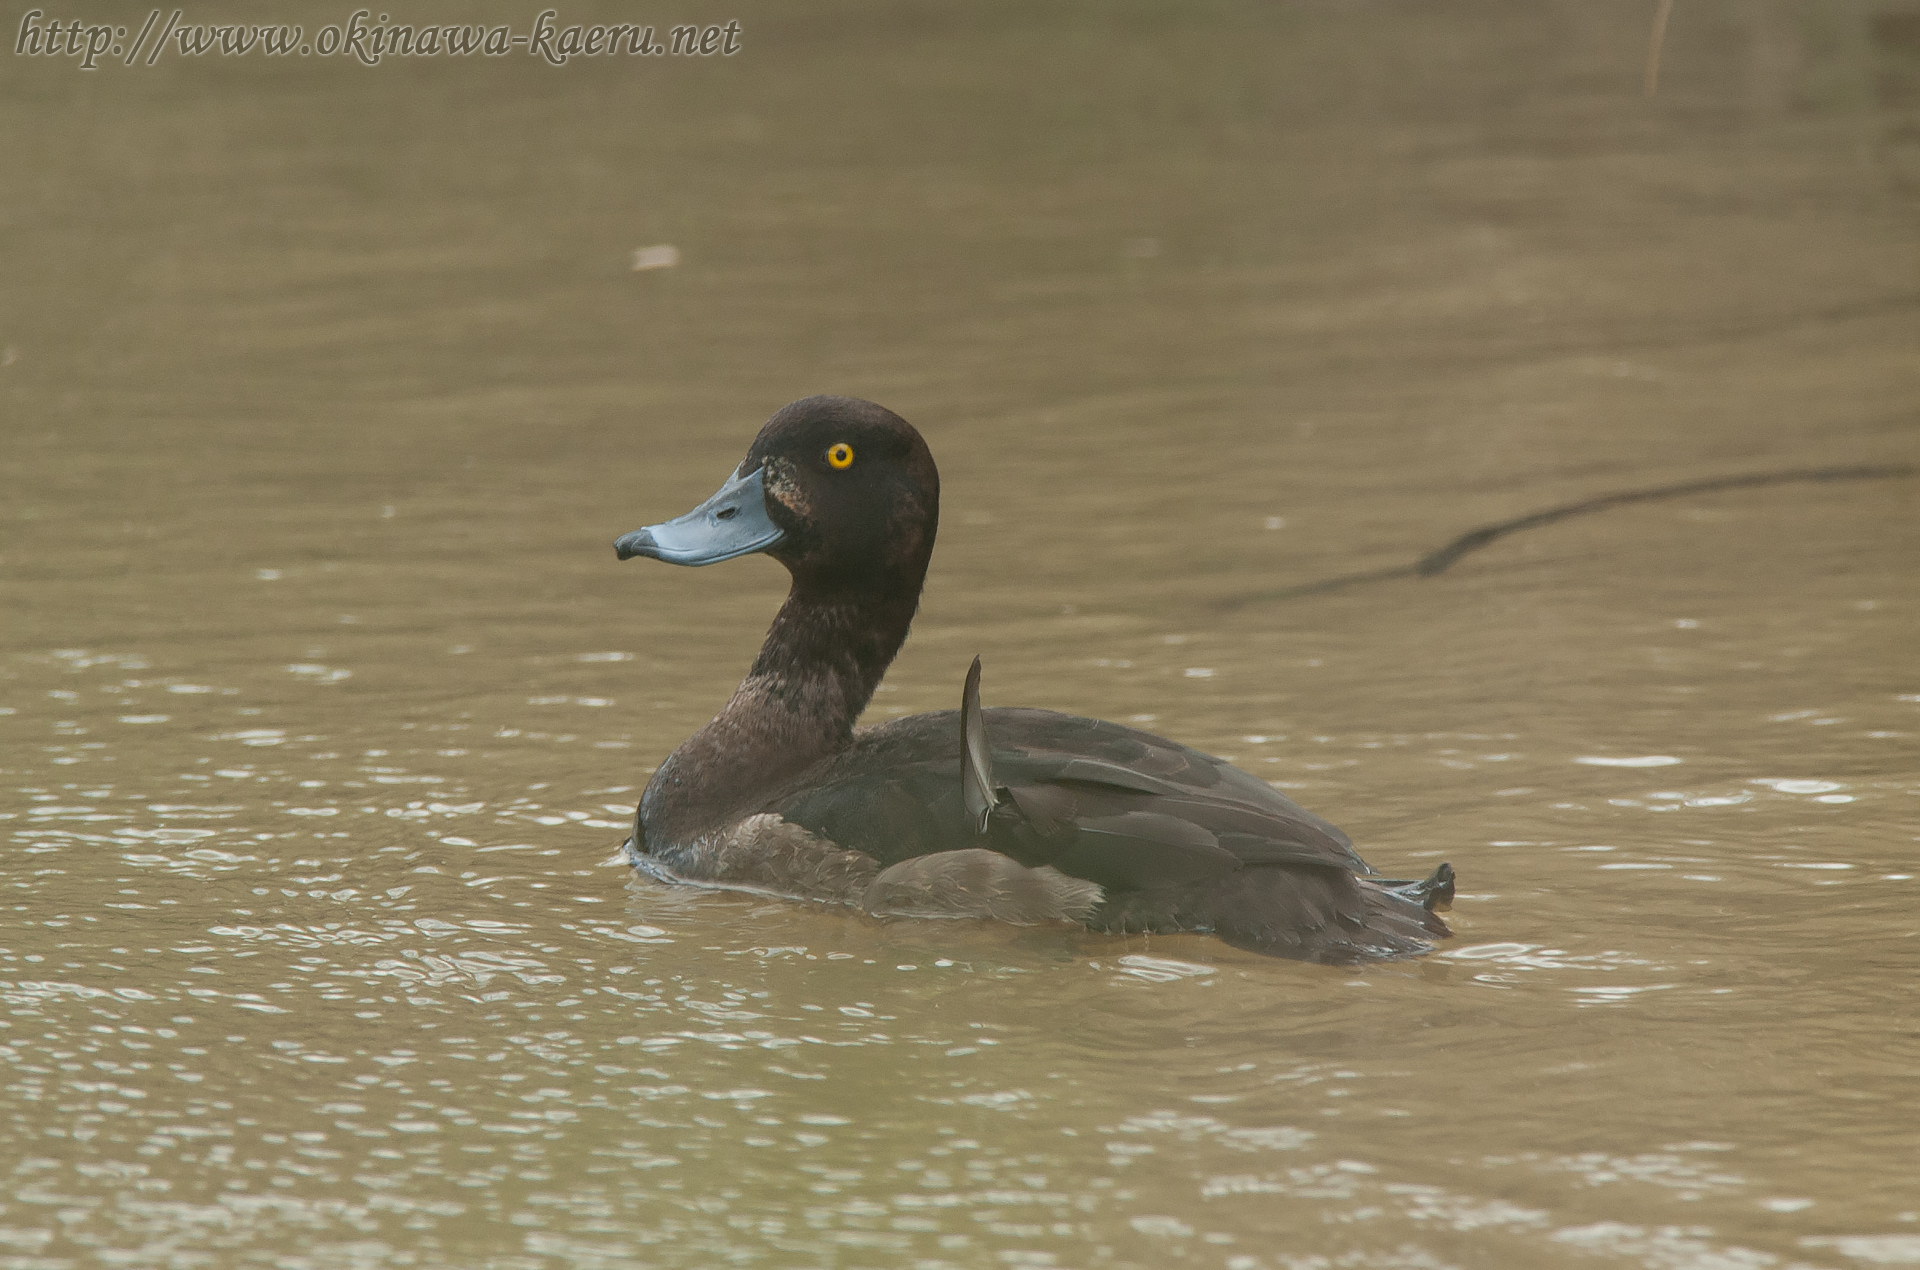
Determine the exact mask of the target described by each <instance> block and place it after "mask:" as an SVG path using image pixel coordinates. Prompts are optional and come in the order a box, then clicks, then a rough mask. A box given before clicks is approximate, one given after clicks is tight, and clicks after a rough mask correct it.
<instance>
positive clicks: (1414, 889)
mask: <svg viewBox="0 0 1920 1270" xmlns="http://www.w3.org/2000/svg"><path fill="white" fill-rule="evenodd" d="M1368 881H1370V882H1372V883H1373V884H1374V885H1375V886H1377V887H1379V888H1380V889H1381V890H1383V891H1391V892H1393V894H1395V895H1398V896H1400V897H1401V898H1402V899H1408V900H1412V901H1413V902H1414V903H1416V904H1418V905H1419V906H1420V907H1421V908H1424V909H1426V910H1427V911H1428V912H1429V913H1444V912H1446V911H1447V910H1448V909H1450V908H1452V907H1453V866H1452V865H1451V864H1443V865H1441V866H1440V867H1439V868H1437V869H1435V870H1434V871H1433V872H1432V873H1430V874H1428V875H1427V876H1426V877H1424V878H1421V879H1420V880H1419V881H1417V882H1415V881H1412V880H1410V879H1405V878H1369V879H1368Z"/></svg>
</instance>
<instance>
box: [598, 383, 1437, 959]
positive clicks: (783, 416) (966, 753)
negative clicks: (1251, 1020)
mask: <svg viewBox="0 0 1920 1270" xmlns="http://www.w3.org/2000/svg"><path fill="white" fill-rule="evenodd" d="M939 520H940V474H939V470H938V468H937V467H936V466H935V464H934V460H933V454H932V452H931V451H930V450H929V449H928V447H927V443H926V441H925V439H924V438H922V437H921V435H920V433H919V432H918V431H917V430H916V429H915V428H914V427H913V426H912V425H911V424H909V423H908V422H907V421H906V420H905V419H902V418H901V417H900V416H899V415H897V414H895V413H893V412H892V411H891V410H888V409H886V408H885V407H883V406H880V405H877V404H875V403H873V402H871V401H864V400H861V399H859V398H855V397H838V396H815V397H806V398H803V399H801V400H799V401H795V402H793V403H791V404H789V405H787V406H785V407H783V408H781V409H780V410H778V411H776V412H775V413H774V415H773V417H772V418H770V419H768V420H767V423H766V425H765V426H764V427H762V428H761V429H760V432H759V434H758V435H757V436H755V437H754V439H753V442H752V444H751V445H750V446H748V448H747V453H746V457H745V458H743V459H742V460H741V461H740V463H739V466H738V467H736V468H735V469H734V471H733V472H732V473H731V474H730V475H729V476H728V477H727V478H726V480H725V482H724V483H723V484H722V485H721V486H720V488H719V490H718V491H716V492H715V493H714V495H713V496H712V497H711V498H708V499H707V500H706V501H705V502H703V503H701V504H700V505H699V506H697V507H695V508H694V509H693V510H692V511H690V512H687V513H686V514H685V515H682V516H678V517H675V518H674V519H672V520H667V521H663V522H661V523H659V524H654V525H648V526H646V527H645V528H642V529H637V530H634V531H633V532H631V533H628V534H625V535H622V536H621V537H620V538H619V539H618V540H616V542H615V543H614V549H615V552H616V554H617V555H618V556H619V558H620V559H621V560H628V559H632V558H634V557H643V558H648V559H653V560H659V561H663V562H666V563H668V564H676V565H684V566H690V567H698V566H705V565H711V564H718V563H720V562H722V561H726V560H733V559H737V558H739V557H742V556H747V555H754V554H760V555H767V556H771V557H772V558H773V559H775V560H777V561H779V562H780V563H781V564H782V565H784V566H785V567H786V569H787V572H788V573H789V574H790V575H791V577H792V586H791V589H790V590H789V592H788V594H787V597H786V600H785V602H784V603H783V604H782V605H781V606H780V609H779V611H778V612H777V613H776V614H775V615H774V618H773V622H772V625H771V627H770V628H769V629H768V631H767V636H766V640H765V642H764V643H763V644H762V645H761V648H760V652H759V654H758V656H756V657H755V658H754V661H753V664H752V666H751V667H750V668H749V669H748V671H747V674H746V678H745V679H743V680H742V681H741V683H740V686H739V687H738V688H737V689H735V690H734V693H733V696H732V697H731V698H730V699H729V700H728V701H727V703H726V705H725V706H723V707H722V708H721V710H720V712H719V713H718V714H717V715H715V716H714V718H713V719H712V721H711V722H709V723H707V724H706V726H704V727H702V728H701V729H700V730H699V731H697V732H695V733H694V734H693V735H692V736H690V737H688V738H687V739H686V740H685V741H684V742H682V743H681V744H680V746H679V747H678V748H677V749H675V750H674V751H673V753H671V754H670V755H668V756H667V758H666V760H665V761H664V762H662V763H661V764H660V766H659V767H658V768H657V769H655V771H654V773H653V775H652V777H651V779H650V780H649V781H648V783H647V786H646V789H645V791H644V793H643V794H642V795H641V798H640V802H639V806H638V807H637V808H636V810H635V817H634V828H633V833H632V836H631V837H630V838H629V839H628V840H627V841H626V843H625V844H624V845H623V848H622V851H623V853H624V855H625V857H626V859H627V860H628V861H629V862H630V863H631V864H632V865H634V866H635V867H636V868H637V869H638V870H639V871H640V872H642V873H645V874H647V875H649V876H651V877H653V878H655V879H657V880H659V881H662V882H668V883H677V884H687V885H694V886H704V887H712V888H718V889H724V890H735V891H746V892H752V893H757V894H763V895H772V896H780V897H784V898H787V899H792V900H800V901H811V902H815V903H821V904H827V905H833V906H836V907H840V908H844V909H848V910H853V911H857V912H861V913H866V914H869V915H872V916H874V917H879V918H896V917H927V918H931V917H944V918H985V919H993V920H998V921H1002V922H1008V923H1013V924H1016V925H1033V924H1039V923H1047V922H1063V923H1074V924H1078V925H1081V926H1084V927H1086V928H1088V929H1090V930H1093V931H1096V932H1105V933H1109V934H1114V935H1136V934H1147V935H1152V934H1176V933H1186V932H1192V933H1199V934H1207V935H1212V936H1214V937H1216V938H1218V939H1220V940H1222V941H1224V942H1225V943H1227V944H1229V945H1232V946H1234V947H1237V948H1241V949H1246V950H1249V951H1252V952H1255V953H1261V954H1266V955H1269V956H1275V957H1285V958H1294V959H1298V960H1302V961H1309V962H1320V963H1325V964H1332V965H1353V964H1357V963H1367V962H1376V961H1382V960H1393V959H1400V958H1406V957H1413V956H1418V955H1421V954H1424V953H1427V952H1431V951H1432V950H1433V949H1434V947H1435V945H1436V942H1437V941H1439V940H1441V939H1445V938H1447V937H1448V936H1449V935H1450V934H1451V931H1450V930H1449V929H1448V927H1447V925H1446V923H1445V922H1444V921H1443V920H1442V919H1441V918H1440V917H1439V916H1438V914H1439V913H1440V912H1442V911H1445V910H1446V909H1448V908H1449V907H1450V906H1451V903H1452V900H1453V894H1454V871H1453V868H1452V867H1451V866H1450V865H1447V864H1441V865H1440V866H1439V867H1438V868H1437V869H1435V870H1434V871H1433V873H1432V874H1431V875H1429V876H1428V877H1426V878H1424V879H1420V880H1409V879H1389V878H1384V877H1382V876H1381V875H1380V874H1379V873H1378V872H1377V871H1376V870H1375V869H1374V868H1373V867H1372V866H1371V865H1369V864H1367V862H1366V861H1365V860H1362V859H1361V858H1360V856H1359V855H1358V854H1357V853H1356V852H1355V850H1354V847H1353V843H1352V842H1351V840H1350V839H1349V838H1348V837H1347V835H1346V834H1345V833H1343V832H1341V831H1340V830H1339V829H1337V828H1335V827H1334V826H1333V825H1331V824H1329V823H1328V822H1327V821H1325V820H1322V819H1321V818H1320V817H1318V816H1316V815H1314V814H1313V813H1312V812H1310V811H1308V810H1306V809H1305V808H1303V807H1301V806H1299V805H1298V804H1297V803H1295V802H1293V801H1292V800H1291V799H1289V798H1287V797H1286V796H1285V795H1284V794H1282V793H1281V792H1280V791H1279V790H1277V789H1275V788H1274V787H1273V786H1272V785H1270V784H1268V783H1267V782H1265V781H1263V780H1260V779H1258V778H1257V777H1255V776H1252V775H1250V774H1249V773H1247V772H1244V771H1241V770H1240V769H1238V768H1236V767H1234V766H1233V765H1232V764H1230V763H1228V762H1227V761H1226V760H1224V759H1221V758H1216V757H1214V756H1213V755H1210V754H1205V753H1202V752H1201V751H1199V750H1195V749H1191V748H1189V747H1187V746H1184V745H1181V744H1179V743H1177V742H1175V741H1170V740H1167V739H1166V738H1164V737H1159V736H1155V735H1153V734H1151V733H1148V732H1143V731H1139V730H1137V729H1134V728H1129V727H1122V726H1120V725H1118V724H1114V723H1107V722H1103V721H1101V720H1097V719H1088V718H1081V717H1078V716H1075V715H1070V714H1062V713H1059V712H1056V711H1052V710H1040V709H1028V708H1009V707H996V708H993V709H985V708H983V707H982V705H981V692H980V689H981V678H982V671H981V663H980V659H979V658H977V657H976V658H975V659H974V661H973V664H972V665H971V666H970V667H969V669H968V671H967V673H966V676H965V679H964V681H963V683H962V688H961V700H960V705H959V708H958V709H954V710H939V711H933V712H930V713H926V714H917V715H912V716H909V717H906V718H900V719H894V720H891V721H889V722H886V723H882V724H879V725H878V726H874V727H867V728H856V727H855V724H856V722H857V720H858V719H859V717H860V715H861V712H862V711H863V710H864V709H865V708H866V706H867V703H868V702H869V701H870V700H871V699H872V697H873V694H874V692H875V690H876V689H877V688H878V687H879V686H880V682H881V678H882V677H883V676H884V675H885V674H886V671H887V667H888V666H889V665H890V664H891V663H892V661H893V659H894V656H895V654H897V653H898V652H899V651H900V647H901V645H902V644H903V643H904V642H905V640H906V638H907V633H908V628H909V627H910V625H911V624H912V621H913V618H914V615H915V613H916V611H917V610H918V607H919V603H920V594H921V588H922V586H923V584H924V583H925V580H926V575H927V566H928V562H929V561H930V560H931V558H932V555H933V545H934V537H935V533H936V531H937V529H938V526H939Z"/></svg>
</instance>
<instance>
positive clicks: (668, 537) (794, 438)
mask: <svg viewBox="0 0 1920 1270" xmlns="http://www.w3.org/2000/svg"><path fill="white" fill-rule="evenodd" d="M939 520H940V473H939V470H938V469H937V468H936V467H935V466H934V462H933V455H932V453H931V452H929V451H928V449H927V443H926V442H925V441H924V440H922V439H921V437H920V434H919V433H918V432H917V431H915V430H914V428H913V425H912V424H910V423H908V422H907V421H906V420H905V419H902V418H901V417H900V416H899V415H896V414H894V413H893V412H892V411H891V410H888V409H886V408H885V407H883V406H877V405H875V404H874V403H873V402H871V401H862V400H860V399H859V398H857V397H805V398H802V399H801V400H799V401H796V402H794V403H792V404H791V405H789V406H785V407H783V408H782V409H781V410H779V411H778V412H777V413H775V414H774V416H773V417H772V418H771V419H769V420H767V423H766V426H765V427H763V428H761V429H760V435H759V436H757V437H755V438H754V439H753V444H752V445H751V446H750V447H748V449H747V456H746V458H744V459H742V460H741V461H740V466H739V467H737V468H736V469H734V471H733V473H732V474H731V475H730V476H728V477H727V480H726V483H725V484H723V485H722V486H721V487H720V489H719V490H718V491H717V492H716V493H715V494H714V495H713V497H711V498H709V499H708V500H707V501H706V502H704V503H702V504H700V506H698V507H696V508H694V509H693V510H692V511H690V512H688V513H686V514H685V515H684V516H677V517H675V518H674V519H672V520H668V521H663V522H661V523H660V524H657V525H648V526H647V527H646V528H644V529H636V530H634V531H633V532H632V533H630V534H626V535H623V536H622V537H621V538H620V539H618V540H617V541H616V542H615V543H614V544H613V546H614V550H615V552H617V553H618V554H619V556H620V558H621V559H622V560H627V559H630V558H632V557H634V556H650V557H652V558H653V559H655V560H665V561H666V562H668V563H669V564H684V565H706V564H717V563H719V562H720V561H722V560H731V559H733V558H735V557H736V556H745V555H752V554H754V553H756V552H764V553H765V554H767V555H770V556H772V557H773V558H774V559H775V560H778V561H779V562H780V563H781V564H783V565H785V566H786V567H787V571H788V572H789V573H791V574H792V575H793V580H794V587H795V589H796V590H797V591H810V592H821V591H827V592H831V591H841V590H848V589H852V590H865V589H869V588H873V587H876V586H878V587H892V586H899V585H902V584H910V585H911V586H912V588H913V592H914V595H915V597H916V598H917V597H918V593H919V584H920V582H921V580H922V579H923V578H924V577H925V576H926V570H927V560H928V558H929V557H930V556H931V555H932V554H933V539H934V533H935V530H936V529H937V527H938V524H939ZM909 580H910V583H909Z"/></svg>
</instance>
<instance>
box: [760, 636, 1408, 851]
mask: <svg viewBox="0 0 1920 1270" xmlns="http://www.w3.org/2000/svg"><path fill="white" fill-rule="evenodd" d="M969 685H970V691H969V692H968V693H967V694H966V696H965V697H964V698H963V705H962V709H961V710H958V711H955V710H941V711H936V712H933V713H930V714H920V715H914V716H912V717H910V718H906V719H899V720H895V721H894V722H891V723H887V724H884V725H882V726H880V727H877V728H873V729H870V730H868V731H865V732H862V733H860V734H858V735H857V736H856V737H855V739H854V743H853V745H851V746H850V747H848V748H847V749H846V750H843V751H841V752H840V753H839V754H836V755H834V756H832V757H831V758H829V759H827V760H825V761H824V762H822V763H821V764H819V765H817V766H815V767H813V768H811V769H809V770H808V771H806V772H804V773H802V774H801V775H800V776H799V777H798V778H797V779H795V780H794V781H793V782H792V783H791V784H790V785H788V786H787V787H785V788H784V789H782V790H780V791H778V792H776V793H775V794H774V795H773V796H772V797H771V798H770V799H768V800H767V801H766V803H764V804H763V805H762V807H761V808H760V810H764V811H770V812H775V813H777V814H779V815H781V816H782V817H784V818H785V819H787V820H789V821H792V822H794V823H796V824H800V825H802V826H804V827H805V828H807V829H809V830H811V831H813V832H814V833H816V834H820V835H821V836H823V837H826V838H828V839H831V840H832V841H833V842H835V843H837V844H838V845H840V846H843V847H850V848H852V849H854V850H858V851H864V852H866V853H867V854H868V855H871V856H873V857H874V858H875V859H877V860H879V861H880V862H881V863H882V864H894V863H897V862H899V861H901V860H905V859H910V858H912V857H914V856H918V855H926V854H931V853H933V852H938V851H958V850H967V849H971V848H975V847H988V848H991V849H993V850H996V851H1000V852H1003V853H1004V854H1007V855H1010V856H1012V857H1014V858H1015V859H1016V860H1019V861H1020V863H1022V864H1025V865H1028V866H1029V867H1037V866H1039V865H1043V864H1051V865H1053V866H1054V867H1055V868H1058V869H1060V870H1061V871H1062V872H1064V873H1069V874H1071V875H1073V876H1075V877H1081V878H1085V879H1087V880H1088V881H1092V882H1098V883H1099V884H1100V885H1102V886H1103V887H1108V888H1120V889H1133V888H1138V887H1145V886H1155V885H1160V884H1163V883H1165V882H1167V881H1173V880H1188V879H1192V878H1195V877H1198V876H1210V875H1213V874H1216V873H1224V872H1230V871H1233V870H1237V869H1240V868H1244V867H1247V866H1249V865H1262V864H1273V865H1295V866H1303V865H1304V866H1308V867H1319V868H1332V869H1338V870H1340V871H1341V872H1343V873H1350V874H1358V875H1360V876H1362V877H1369V876H1373V870H1372V868H1371V867H1369V866H1368V865H1367V863H1366V862H1365V861H1364V860H1362V859H1361V858H1360V857H1359V856H1358V855H1357V854H1355V852H1354V849H1353V844H1352V843H1351V842H1350V841H1349V840H1348V838H1347V836H1346V835H1345V834H1344V833H1342V832H1341V831H1340V830H1338V829H1336V828H1335V827H1334V826H1332V825H1330V824H1328V823H1327V822H1326V821H1324V820H1322V819H1320V818H1319V817H1318V816H1316V815H1314V814H1313V813H1312V812H1310V811H1307V810H1306V809H1305V808H1303V807H1301V806H1299V805H1298V804H1296V803H1294V802H1293V801H1292V800H1291V799H1289V798H1287V797H1286V796H1285V795H1284V794H1282V793H1281V792H1280V791H1279V790H1277V789H1274V788H1273V787H1272V786H1271V785H1268V784H1267V783H1266V782H1265V781H1261V780H1257V779H1255V778H1254V777H1252V776H1249V775H1247V774H1246V773H1245V772H1241V771H1239V770H1238V769H1236V768H1234V767H1233V766H1231V765H1230V764H1228V763H1227V762H1226V761H1224V760H1222V759H1219V758H1215V757H1214V756H1212V755H1210V754H1203V753H1201V752H1200V751H1198V750H1194V749H1189V748H1188V747H1186V746H1184V745H1179V744H1177V743H1175V742H1172V741H1168V740H1166V739H1165V738H1163V737H1157V736H1153V735H1152V734H1150V733H1146V732H1141V731H1138V730H1136V729H1133V728H1125V727H1121V726H1119V725H1118V724H1113V723H1106V722H1103V721H1101V720H1098V719H1086V718H1080V717H1078V716H1075V715H1068V714H1058V713H1055V712H1054V711H1051V710H1032V709H992V710H981V709H980V708H979V686H978V680H977V678H976V677H974V676H973V675H971V674H970V675H969ZM969 720H971V724H972V726H969ZM989 738H990V743H989ZM956 775H957V776H958V777H959V779H958V780H956V779H955V777H956Z"/></svg>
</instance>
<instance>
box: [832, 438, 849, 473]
mask: <svg viewBox="0 0 1920 1270" xmlns="http://www.w3.org/2000/svg"><path fill="white" fill-rule="evenodd" d="M827 465H828V466H829V467H836V468H840V469H842V470H845V469H847V468H850V467H852V466H853V447H852V446H850V445H848V444H847V443H846V442H845V441H836V442H834V443H833V444H832V445H831V446H829V447H828V448H827Z"/></svg>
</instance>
